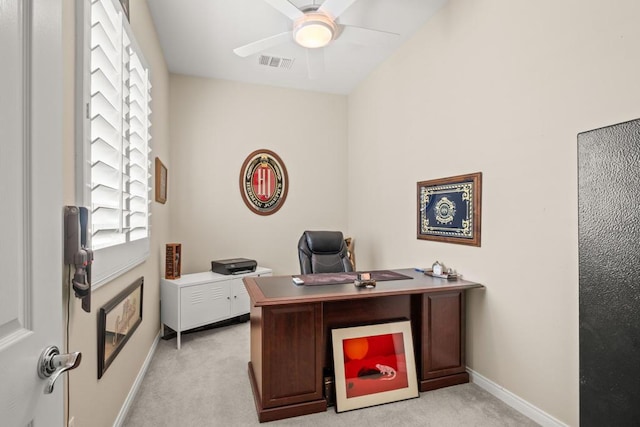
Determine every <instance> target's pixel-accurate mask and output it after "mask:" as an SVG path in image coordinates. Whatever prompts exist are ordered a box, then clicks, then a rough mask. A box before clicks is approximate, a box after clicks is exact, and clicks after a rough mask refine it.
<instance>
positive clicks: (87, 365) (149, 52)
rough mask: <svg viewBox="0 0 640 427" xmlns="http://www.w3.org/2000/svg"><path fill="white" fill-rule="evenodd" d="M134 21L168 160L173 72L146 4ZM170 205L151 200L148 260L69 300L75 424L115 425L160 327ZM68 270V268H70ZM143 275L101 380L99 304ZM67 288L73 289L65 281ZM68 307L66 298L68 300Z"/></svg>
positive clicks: (70, 72)
mask: <svg viewBox="0 0 640 427" xmlns="http://www.w3.org/2000/svg"><path fill="white" fill-rule="evenodd" d="M74 6H75V1H74V0H65V1H64V6H63V20H64V22H63V29H64V30H63V39H64V42H63V44H64V67H65V69H64V73H65V80H64V86H65V100H64V102H65V103H64V132H65V138H64V140H65V147H64V149H65V152H66V155H65V176H64V187H65V188H64V203H65V204H76V198H75V185H74V179H75V178H74V173H73V169H74V151H75V148H74V136H73V131H74V126H75V121H74V120H75V119H74V113H75V110H74V108H75V107H74V94H73V90H74V89H73V88H74V80H75V77H74V67H75V63H74V55H75V52H74V48H75V45H74V37H75V33H74V13H75V12H74ZM130 8H131V26H132V28H133V31H134V33H135V36H136V39H137V41H138V44H139V45H140V46H141V49H142V51H143V54H144V57H145V58H146V60H147V62H148V63H149V66H150V68H151V82H152V85H153V91H152V97H153V100H152V103H151V109H152V111H153V115H152V123H153V126H152V129H151V132H152V136H153V140H152V142H151V143H152V149H153V152H152V156H154V157H155V156H159V157H160V158H162V159H163V161H165V163H166V164H168V165H170V163H169V162H168V154H169V138H168V132H169V131H168V123H169V120H168V103H169V99H168V95H169V76H168V72H167V68H166V64H165V62H164V57H163V55H162V52H161V50H160V46H159V42H158V39H157V37H156V33H155V28H154V26H153V22H152V21H151V15H150V13H149V10H148V9H147V3H146V2H144V1H139V0H134V1H131V2H130ZM169 206H170V202H168V203H167V205H160V204H158V203H155V202H152V204H151V213H152V216H151V256H150V258H149V259H148V260H147V262H145V263H144V264H142V265H140V266H138V267H136V268H135V269H133V270H131V271H129V272H127V273H126V274H124V275H123V276H121V277H118V278H117V279H115V280H113V281H112V282H109V283H107V284H105V285H103V286H102V287H100V288H99V289H97V290H96V291H95V292H94V293H93V295H92V309H91V313H85V312H84V311H82V309H81V305H80V300H79V299H77V298H72V299H71V301H70V303H71V306H70V316H69V320H70V324H69V347H68V348H69V350H70V351H81V352H82V363H81V365H80V366H79V367H78V368H77V369H75V370H73V371H71V372H70V373H69V390H70V396H69V416H70V417H74V419H75V425H76V426H111V425H113V422H114V421H115V420H116V417H117V416H118V413H119V412H120V410H121V408H122V406H123V404H124V402H125V399H126V397H127V394H128V393H129V390H130V389H131V386H132V385H133V382H134V380H135V379H136V377H137V375H138V372H139V371H140V369H141V368H142V364H143V362H144V360H145V358H146V357H147V354H148V353H149V349H150V348H151V346H152V344H153V341H154V339H155V338H156V336H157V335H158V332H159V329H160V315H159V285H158V282H159V276H160V269H161V264H160V261H161V260H162V251H163V248H164V244H165V243H166V242H167V235H168V229H169ZM66 272H67V271H66V270H65V273H66ZM140 276H144V279H145V283H144V296H143V302H144V306H143V321H142V324H141V325H140V326H139V327H138V329H137V330H136V331H135V333H134V334H133V335H132V336H131V339H130V340H129V341H128V342H127V344H126V345H125V346H124V347H123V349H122V351H121V352H120V354H119V355H118V356H117V357H116V358H115V359H114V362H113V363H112V365H111V366H110V367H109V369H108V370H107V372H106V373H105V375H104V376H103V377H102V378H101V379H100V380H98V379H97V315H98V312H99V309H100V307H102V306H103V305H104V304H105V303H107V302H108V301H109V300H111V299H112V298H113V297H115V296H116V295H117V294H118V293H119V292H120V291H122V290H123V289H124V288H126V287H127V286H128V285H129V284H131V283H132V282H133V281H135V280H136V279H137V278H138V277H140ZM64 286H65V289H68V287H67V286H66V284H65V285H64ZM63 306H64V307H65V311H66V300H65V302H64V303H63Z"/></svg>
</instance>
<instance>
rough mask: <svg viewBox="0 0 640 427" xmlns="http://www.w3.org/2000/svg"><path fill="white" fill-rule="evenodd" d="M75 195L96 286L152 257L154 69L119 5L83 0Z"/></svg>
mask: <svg viewBox="0 0 640 427" xmlns="http://www.w3.org/2000/svg"><path fill="white" fill-rule="evenodd" d="M76 4H77V5H78V11H79V14H78V16H79V17H81V18H79V19H80V20H81V21H82V27H81V28H82V32H80V34H83V43H79V45H80V46H81V47H80V54H79V58H80V60H78V63H79V75H82V76H83V79H82V88H78V89H79V90H78V93H79V96H81V97H82V98H81V99H79V100H78V104H79V105H81V106H82V113H81V114H82V117H81V119H80V120H78V122H79V123H80V124H81V125H80V126H79V128H78V137H77V140H78V147H77V148H78V153H79V155H78V157H77V159H78V176H77V180H78V196H79V199H80V200H79V203H80V204H82V205H84V206H87V207H89V211H90V212H91V215H90V230H89V231H90V236H91V247H92V249H93V250H94V258H95V259H94V264H93V275H92V276H93V277H92V282H93V285H94V288H95V287H97V286H100V285H101V284H103V283H105V282H107V281H108V280H110V279H112V278H114V277H115V276H117V275H119V274H121V273H123V272H125V271H127V270H128V269H130V268H132V267H133V266H135V265H137V264H139V263H141V262H143V261H144V260H145V259H146V258H147V257H148V255H149V203H150V196H149V194H150V177H151V175H150V167H151V162H150V160H149V159H150V144H149V141H150V139H151V136H150V132H149V129H150V126H151V124H150V115H151V109H150V107H149V105H150V101H151V96H150V93H151V84H150V78H149V67H148V66H147V65H146V62H145V60H144V58H143V56H142V54H141V52H140V49H139V47H138V46H137V44H136V42H135V39H134V37H133V34H132V32H131V30H130V27H129V23H128V21H127V19H126V16H125V15H124V14H123V12H122V8H121V6H120V3H119V2H118V1H116V0H93V1H91V2H89V1H87V0H78V2H77V3H76Z"/></svg>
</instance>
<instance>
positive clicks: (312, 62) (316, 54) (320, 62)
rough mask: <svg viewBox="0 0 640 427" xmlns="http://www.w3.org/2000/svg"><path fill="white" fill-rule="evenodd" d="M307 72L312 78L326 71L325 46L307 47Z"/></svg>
mask: <svg viewBox="0 0 640 427" xmlns="http://www.w3.org/2000/svg"><path fill="white" fill-rule="evenodd" d="M307 73H308V75H309V79H310V80H315V79H317V78H318V77H320V76H321V75H322V74H323V73H324V48H316V49H307Z"/></svg>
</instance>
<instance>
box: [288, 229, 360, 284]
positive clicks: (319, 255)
mask: <svg viewBox="0 0 640 427" xmlns="http://www.w3.org/2000/svg"><path fill="white" fill-rule="evenodd" d="M298 257H299V258H300V274H313V273H340V272H343V271H353V266H352V265H351V261H349V256H348V252H347V245H346V243H345V241H344V237H343V236H342V232H340V231H305V232H304V233H302V237H300V240H299V241H298Z"/></svg>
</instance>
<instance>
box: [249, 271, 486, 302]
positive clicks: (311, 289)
mask: <svg viewBox="0 0 640 427" xmlns="http://www.w3.org/2000/svg"><path fill="white" fill-rule="evenodd" d="M393 271H396V272H398V273H401V274H404V275H406V276H409V277H411V279H406V280H389V281H378V282H377V284H376V287H374V288H371V289H368V288H358V287H356V286H354V284H353V283H342V284H335V285H316V286H306V285H294V284H293V280H292V278H293V276H265V277H245V278H244V279H243V280H244V284H245V287H246V288H247V292H248V293H249V295H250V296H251V302H252V305H256V306H258V307H260V306H268V305H282V304H300V303H305V302H321V301H337V300H344V299H360V298H374V297H381V296H390V295H406V294H421V293H433V292H444V291H451V290H464V289H472V288H484V286H483V285H481V284H480V283H476V282H470V281H468V280H462V279H458V280H448V279H441V278H438V277H432V276H427V275H425V274H424V273H422V272H419V271H415V270H414V269H412V268H407V269H397V270H393Z"/></svg>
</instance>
